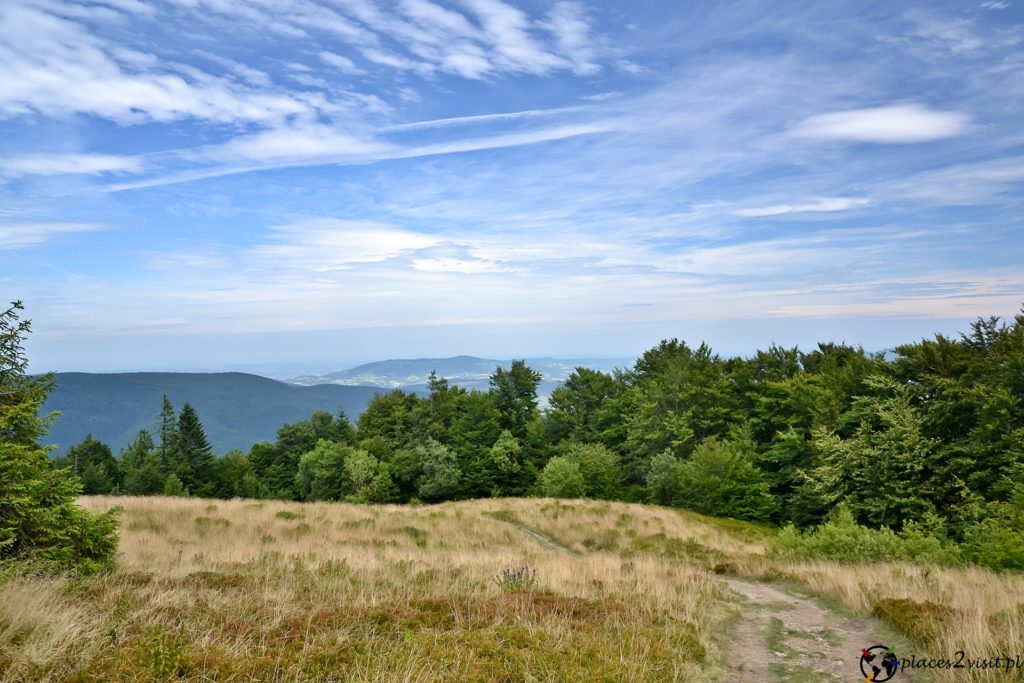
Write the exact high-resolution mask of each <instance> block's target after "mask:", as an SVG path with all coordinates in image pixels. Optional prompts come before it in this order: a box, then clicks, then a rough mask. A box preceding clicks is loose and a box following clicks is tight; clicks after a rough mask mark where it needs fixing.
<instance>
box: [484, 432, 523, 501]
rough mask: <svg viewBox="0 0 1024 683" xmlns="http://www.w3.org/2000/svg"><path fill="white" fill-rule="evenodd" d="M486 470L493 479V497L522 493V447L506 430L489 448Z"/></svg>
mask: <svg viewBox="0 0 1024 683" xmlns="http://www.w3.org/2000/svg"><path fill="white" fill-rule="evenodd" d="M488 469H490V471H491V472H492V476H493V479H494V490H493V492H492V495H493V496H495V497H497V496H503V495H504V496H508V495H515V494H517V493H521V492H522V490H521V489H522V486H521V485H520V481H519V480H520V479H521V476H520V475H521V473H522V471H523V447H522V446H520V445H519V440H518V439H516V437H514V436H512V432H510V431H508V430H507V429H506V430H504V431H502V432H501V436H499V437H498V440H497V441H495V442H494V445H493V446H491V452H490V461H489V463H488Z"/></svg>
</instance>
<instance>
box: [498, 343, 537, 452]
mask: <svg viewBox="0 0 1024 683" xmlns="http://www.w3.org/2000/svg"><path fill="white" fill-rule="evenodd" d="M540 380H541V374H540V373H539V372H537V371H536V370H534V369H532V368H530V367H528V366H527V365H526V361H524V360H514V361H512V366H511V367H510V368H509V369H508V370H505V369H504V368H500V367H499V368H497V369H495V371H494V374H493V375H491V390H490V393H491V396H492V398H493V400H494V407H495V408H497V409H498V414H499V415H500V416H501V418H500V419H501V426H502V428H503V429H507V430H508V431H510V432H512V435H513V436H514V437H516V438H517V439H522V438H523V437H524V436H526V425H527V423H528V422H529V421H530V420H532V419H533V418H534V417H535V416H536V415H537V385H538V384H540Z"/></svg>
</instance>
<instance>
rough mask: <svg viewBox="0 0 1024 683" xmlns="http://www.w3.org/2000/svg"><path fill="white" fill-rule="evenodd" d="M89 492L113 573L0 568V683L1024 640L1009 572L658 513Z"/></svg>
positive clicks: (500, 667)
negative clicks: (828, 554) (119, 511)
mask: <svg viewBox="0 0 1024 683" xmlns="http://www.w3.org/2000/svg"><path fill="white" fill-rule="evenodd" d="M82 502H83V504H84V505H85V506H87V507H90V508H92V509H105V508H107V507H109V506H110V505H112V504H120V505H123V506H124V513H123V515H122V518H121V533H122V543H121V550H120V554H119V557H118V566H117V569H116V570H114V571H113V572H112V573H110V574H106V575H101V576H95V577H91V578H87V579H77V578H73V577H55V578H54V577H51V578H47V577H40V576H32V575H18V574H9V575H6V576H4V577H3V578H2V579H0V681H2V682H3V683H7V682H14V681H39V680H45V681H106V680H129V681H156V680H159V681H165V680H186V681H209V680H217V681H262V680H275V681H368V680H373V681H452V682H455V681H505V680H515V681H520V680H522V681H552V682H553V681H570V680H571V681H576V680H583V681H637V682H639V681H730V680H740V681H744V680H773V678H774V679H779V680H782V679H785V680H787V681H816V680H835V677H836V676H839V677H840V680H853V679H854V678H856V679H859V678H860V675H859V671H858V670H857V666H856V661H855V658H856V656H857V653H858V652H859V648H861V647H864V646H865V645H866V644H867V641H866V640H865V639H870V638H869V637H873V636H874V635H875V634H876V626H877V625H878V622H877V621H873V620H872V619H871V614H872V612H875V613H876V614H877V615H878V619H880V620H882V621H884V622H886V623H887V624H888V625H889V626H891V627H892V628H893V629H894V630H896V631H899V632H901V633H903V634H904V635H905V636H907V637H908V638H909V639H917V640H916V641H915V642H913V644H912V646H913V648H916V652H917V654H919V655H923V654H929V653H934V654H935V655H939V656H942V655H944V654H945V655H948V654H949V653H950V652H952V651H954V650H955V649H964V650H967V651H968V652H971V653H972V654H976V656H983V655H985V654H989V653H992V654H996V653H998V654H1004V655H1005V654H1007V653H1016V652H1024V646H1022V643H1024V639H1022V637H1021V626H1022V619H1024V611H1022V610H1021V608H1020V607H1019V605H1021V604H1022V603H1024V579H1022V577H1020V576H1019V575H1016V574H996V573H993V572H989V571H986V570H978V569H956V570H952V569H927V568H922V567H917V566H914V565H908V564H886V563H875V564H871V565H862V566H840V565H836V564H832V563H826V562H788V561H787V562H784V561H780V560H776V559H773V558H770V557H768V556H766V554H765V545H766V543H768V542H770V539H771V537H772V535H773V533H774V532H773V531H772V530H770V529H765V528H762V527H757V526H754V525H750V524H743V523H739V522H733V521H728V520H715V519H709V518H706V517H701V516H700V515H695V514H691V513H687V512H681V511H678V510H672V509H668V508H660V507H652V506H644V505H631V504H624V503H608V502H596V501H565V500H551V499H499V500H478V501H463V502H457V503H445V504H441V505H435V506H420V507H409V506H406V507H402V506H367V505H347V504H320V503H316V504H300V503H286V502H279V501H246V500H232V501H217V502H210V501H200V500H193V499H181V498H84V499H83V500H82ZM523 566H529V567H530V568H531V571H536V578H535V580H533V581H530V582H525V583H523V584H522V585H518V584H516V585H512V586H508V585H502V583H501V582H500V581H495V578H496V576H497V575H498V574H500V573H501V572H502V571H503V569H505V568H517V567H523ZM510 588H511V589H510ZM805 594H810V595H814V596H816V598H817V599H815V600H812V599H808V598H807V597H806V595H805ZM822 605H827V609H826V608H824V607H822ZM773 619H774V620H777V621H773ZM883 642H884V641H883ZM901 647H902V646H901ZM908 647H909V646H908ZM775 652H781V653H782V655H781V656H779V655H775V654H774V653H775ZM758 653H760V654H758ZM765 653H767V654H765ZM840 661H841V662H842V665H840V664H839V663H838V662H840ZM824 676H831V677H832V678H831V679H830V678H823V677H824ZM744 677H745V678H744ZM900 679H901V680H909V679H910V676H909V675H906V676H904V674H903V673H902V672H901V674H900ZM921 680H922V679H921V678H920V677H919V678H918V681H917V683H921ZM936 680H937V681H939V682H940V683H945V682H946V681H954V680H957V681H959V680H969V681H974V682H976V683H989V682H992V683H994V682H995V681H999V682H1000V683H1002V682H1004V681H1012V680H1015V679H1014V677H1013V676H1012V675H1007V674H1005V673H1002V672H994V671H987V672H982V671H974V672H971V673H970V674H969V675H966V676H965V675H963V672H951V673H943V672H939V673H938V674H937V675H936Z"/></svg>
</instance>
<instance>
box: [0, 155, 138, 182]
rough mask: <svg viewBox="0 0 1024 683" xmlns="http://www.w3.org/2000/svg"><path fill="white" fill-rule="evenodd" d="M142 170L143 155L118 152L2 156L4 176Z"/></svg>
mask: <svg viewBox="0 0 1024 683" xmlns="http://www.w3.org/2000/svg"><path fill="white" fill-rule="evenodd" d="M141 170H142V160H141V159H140V158H139V157H130V156H121V155H116V154H25V155H21V156H13V157H6V158H0V176H6V177H19V176H26V175H60V174H64V173H110V172H124V171H130V172H138V171H141Z"/></svg>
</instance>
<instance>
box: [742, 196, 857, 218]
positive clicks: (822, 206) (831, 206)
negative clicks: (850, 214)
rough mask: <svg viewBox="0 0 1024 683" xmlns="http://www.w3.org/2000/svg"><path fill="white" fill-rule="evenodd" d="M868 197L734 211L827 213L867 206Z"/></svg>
mask: <svg viewBox="0 0 1024 683" xmlns="http://www.w3.org/2000/svg"><path fill="white" fill-rule="evenodd" d="M868 203H869V201H868V200H867V199H854V198H850V197H827V198H824V199H819V200H818V201H816V202H811V203H808V204H775V205H772V206H758V207H751V208H748V209H738V210H736V211H733V212H732V213H733V215H734V216H752V217H761V216H783V215H785V214H789V213H812V212H821V213H827V212H832V211H846V210H847V209H853V208H857V207H859V206H865V205H866V204H868Z"/></svg>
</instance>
